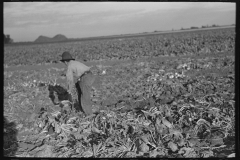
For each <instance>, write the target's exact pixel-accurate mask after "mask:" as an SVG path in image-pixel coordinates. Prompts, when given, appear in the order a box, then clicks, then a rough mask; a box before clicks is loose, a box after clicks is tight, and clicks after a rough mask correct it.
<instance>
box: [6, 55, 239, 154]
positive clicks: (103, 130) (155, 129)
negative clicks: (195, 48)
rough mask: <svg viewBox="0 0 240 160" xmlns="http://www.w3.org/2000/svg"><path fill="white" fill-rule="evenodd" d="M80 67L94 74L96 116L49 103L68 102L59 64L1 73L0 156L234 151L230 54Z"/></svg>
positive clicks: (232, 74)
mask: <svg viewBox="0 0 240 160" xmlns="http://www.w3.org/2000/svg"><path fill="white" fill-rule="evenodd" d="M86 64H87V65H89V66H94V68H95V70H94V74H95V75H96V76H98V80H97V82H96V83H95V85H94V86H93V89H92V93H91V94H92V101H93V104H94V106H93V109H94V111H96V115H94V116H92V117H87V118H86V117H84V115H83V113H82V112H81V110H80V106H79V104H78V102H77V101H75V102H74V105H73V106H72V107H71V106H70V104H66V105H64V106H61V105H60V106H59V105H55V104H54V103H53V102H60V101H62V100H66V93H65V91H66V90H65V88H66V79H65V77H63V76H61V74H62V73H64V72H65V70H64V65H63V64H50V65H45V66H20V67H9V68H4V154H5V155H7V156H16V157H100V158H103V157H193V158H196V157H227V156H228V155H230V154H231V153H234V149H235V142H234V137H235V132H234V130H235V126H234V124H235V121H234V117H235V116H234V114H235V109H234V103H235V99H234V96H235V92H234V83H235V82H234V79H235V76H234V75H235V73H234V64H235V56H234V54H233V53H226V52H225V53H219V54H202V55H201V56H196V55H194V56H178V57H174V56H172V57H170V56H168V57H158V58H140V59H136V60H123V61H120V60H116V61H101V62H99V61H98V62H96V61H95V62H86ZM103 71H105V72H106V74H102V73H103ZM55 83H56V84H58V85H59V86H56V85H55ZM51 87H52V88H51ZM61 107H62V108H61Z"/></svg>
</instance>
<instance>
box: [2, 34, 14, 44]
mask: <svg viewBox="0 0 240 160" xmlns="http://www.w3.org/2000/svg"><path fill="white" fill-rule="evenodd" d="M3 40H4V44H8V43H13V39H11V38H10V35H8V34H7V35H5V34H3Z"/></svg>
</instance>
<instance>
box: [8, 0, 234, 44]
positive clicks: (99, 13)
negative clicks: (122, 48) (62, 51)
mask: <svg viewBox="0 0 240 160" xmlns="http://www.w3.org/2000/svg"><path fill="white" fill-rule="evenodd" d="M235 12H236V4H235V3H223V2H222V3H221V2H217V3H216V2H191V3H190V2H176V3H173V2H4V34H9V35H10V37H11V38H12V39H13V40H14V42H20V41H34V40H35V39H37V37H38V36H40V35H43V36H47V37H53V36H55V35H56V34H63V35H65V36H66V37H67V38H83V37H95V36H107V35H118V34H130V33H142V32H153V31H155V30H157V31H164V30H172V29H175V30H177V29H181V27H183V28H189V27H191V26H197V27H201V26H202V25H212V24H217V25H230V24H235V20H236V13H235Z"/></svg>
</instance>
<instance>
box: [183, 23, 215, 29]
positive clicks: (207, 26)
mask: <svg viewBox="0 0 240 160" xmlns="http://www.w3.org/2000/svg"><path fill="white" fill-rule="evenodd" d="M211 27H219V25H216V24H213V25H211V26H209V25H206V26H202V28H211ZM187 29H199V27H194V26H193V27H190V28H183V27H182V28H181V30H187Z"/></svg>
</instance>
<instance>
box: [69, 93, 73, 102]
mask: <svg viewBox="0 0 240 160" xmlns="http://www.w3.org/2000/svg"><path fill="white" fill-rule="evenodd" d="M68 100H69V101H70V102H73V99H72V94H71V93H68Z"/></svg>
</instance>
